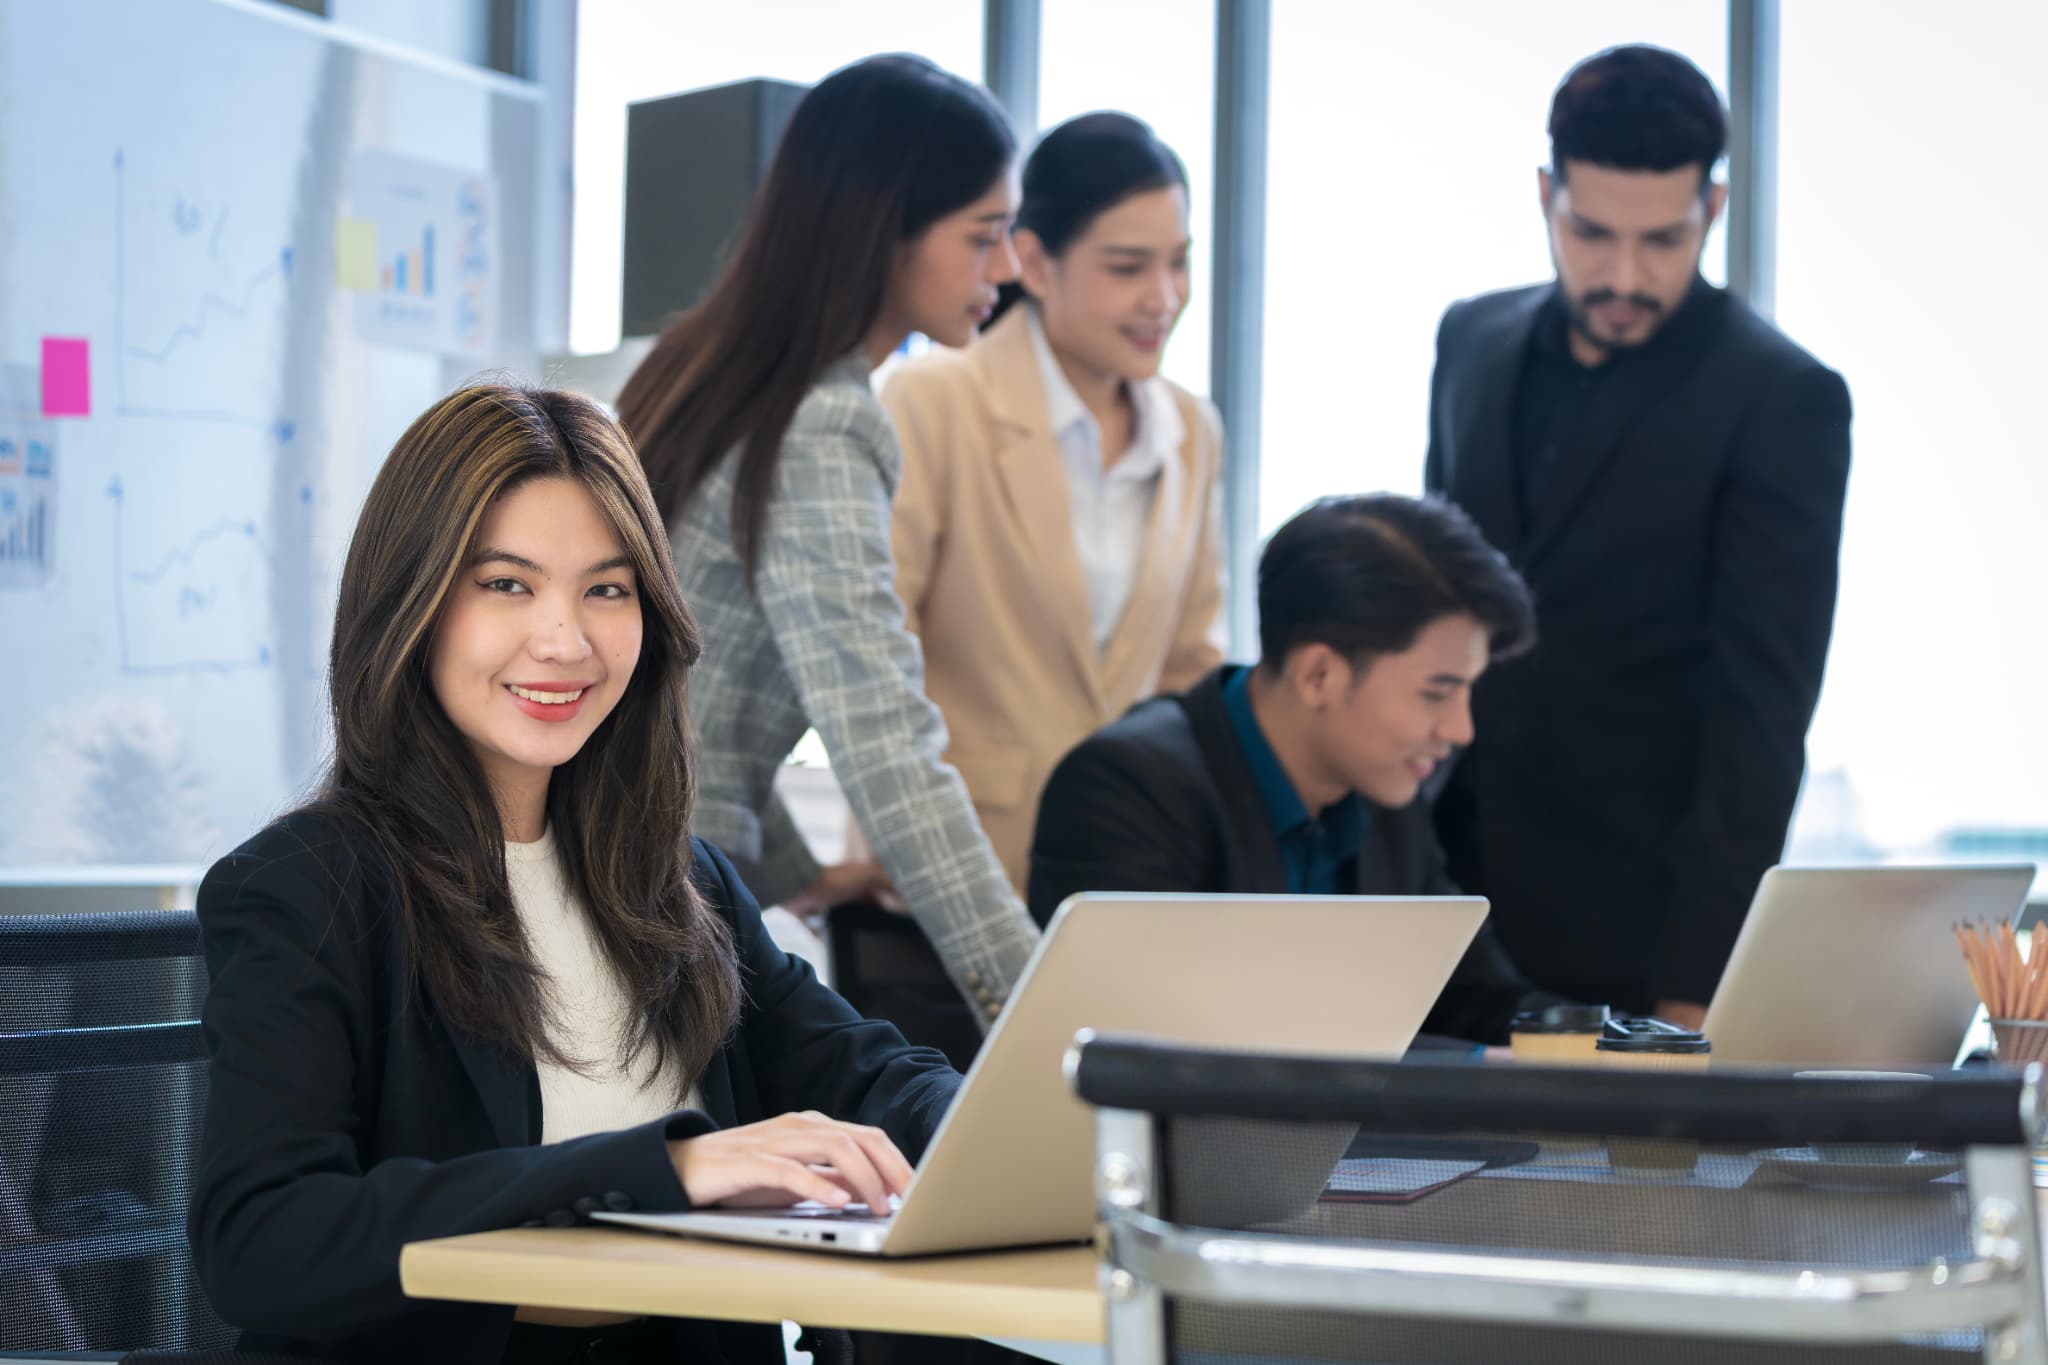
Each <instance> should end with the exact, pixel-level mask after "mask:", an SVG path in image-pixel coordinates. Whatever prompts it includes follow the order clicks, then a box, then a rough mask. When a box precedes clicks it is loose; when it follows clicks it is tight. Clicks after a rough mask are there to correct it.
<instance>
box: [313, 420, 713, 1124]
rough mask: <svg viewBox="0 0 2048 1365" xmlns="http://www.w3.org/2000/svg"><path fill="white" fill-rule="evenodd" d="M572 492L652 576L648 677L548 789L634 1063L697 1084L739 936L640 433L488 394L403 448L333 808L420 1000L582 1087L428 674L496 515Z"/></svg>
mask: <svg viewBox="0 0 2048 1365" xmlns="http://www.w3.org/2000/svg"><path fill="white" fill-rule="evenodd" d="M543 478H560V479H570V480H573V481H575V482H576V483H577V484H579V485H580V486H581V487H582V488H583V489H584V491H586V492H587V493H589V494H590V496H591V498H592V500H593V501H595V502H596V504H597V506H598V508H599V510H600V511H601V512H602V513H603V514H604V516H605V519H606V520H607V521H608V522H610V523H611V527H612V530H613V531H614V532H615V533H616V534H617V535H618V537H619V541H620V543H621V544H622V545H623V546H624V547H625V551H626V554H627V555H628V556H629V557H630V558H631V559H632V562H633V572H634V575H635V577H636V578H637V579H638V587H637V590H638V593H639V600H640V603H641V646H640V659H639V662H638V663H637V664H636V665H635V667H634V669H633V675H632V677H631V678H630V679H629V680H628V681H627V684H626V689H625V692H624V694H623V695H622V696H621V697H620V698H619V702H618V705H617V706H616V707H615V708H614V709H613V710H612V713H611V714H610V715H609V716H607V717H606V718H605V720H604V723H603V724H601V725H599V726H598V727H597V730H596V731H595V732H594V733H593V734H592V735H591V737H590V739H589V741H588V742H587V743H585V744H584V746H583V748H582V750H581V751H580V752H578V753H577V755H576V756H575V757H574V758H572V759H570V760H569V761H568V762H567V763H564V764H562V765H561V766H560V767H558V768H556V769H555V772H554V777H553V779H552V780H551V781H550V782H549V784H548V795H547V813H548V823H549V826H550V828H551V829H552V830H553V831H554V837H555V845H556V847H557V849H558V850H559V852H560V857H561V859H562V866H563V870H564V872H565V873H566V875H567V878H568V881H569V884H570V885H571V886H574V887H576V888H577V889H578V890H580V891H581V892H582V895H583V898H584V903H585V906H586V908H587V910H588V912H589V915H590V922H591V924H592V926H593V927H594V928H595V930H596V933H597V938H598V941H599V943H600V944H601V945H602V947H603V952H604V955H605V957H606V958H607V959H608V960H609V961H610V963H611V965H612V967H613V968H614V969H615V970H616V971H617V973H618V976H619V979H620V981H621V982H623V983H624V986H625V990H626V994H627V998H628V999H629V1000H630V1001H631V1002H632V1006H633V1011H634V1014H633V1017H634V1020H635V1023H634V1030H633V1035H632V1036H631V1037H630V1038H626V1039H622V1040H621V1042H622V1044H623V1045H624V1046H625V1047H626V1048H627V1054H626V1055H628V1056H630V1057H633V1058H638V1057H639V1056H640V1055H641V1053H642V1052H643V1050H644V1049H646V1048H648V1047H652V1048H654V1049H655V1050H656V1053H657V1066H658V1065H659V1064H660V1063H661V1062H673V1063H675V1064H676V1065H677V1066H678V1067H679V1069H680V1071H681V1074H682V1076H683V1077H684V1078H685V1084H686V1085H687V1083H688V1081H690V1080H694V1079H695V1078H696V1077H697V1075H698V1074H699V1073H701V1072H702V1071H703V1069H704V1067H705V1065H706V1064H707V1063H708V1062H709V1061H710V1059H711V1056H712V1054H713V1053H715V1052H716V1051H717V1050H718V1048H719V1047H720V1046H721V1045H722V1044H723V1043H724V1042H725V1040H726V1038H727V1037H728V1036H729V1035H730V1034H731V1031H732V1028H733V1026H734V1024H735V1022H736V1021H737V1019H738V1017H739V1008H740V982H739V966H738V961H737V958H736V956H735V950H734V947H733V943H732V935H731V930H730V928H729V927H728V926H727V924H726V923H725V921H724V920H723V919H722V918H721V917H720V916H719V915H718V913H717V912H716V911H714V910H713V909H711V907H710V906H709V905H708V904H706V902H705V900H704V898H703V897H702V895H700V894H699V892H698V891H697V889H696V887H695V886H694V885H693V884H692V883H691V881H690V875H689V874H690V843H689V825H690V812H691V808H692V805H693V803H694V801H695V794H696V781H695V773H694V769H693V766H692V754H691V747H690V741H689V737H688V726H687V721H686V713H685V681H686V679H687V678H688V675H689V670H690V666H691V665H692V664H693V663H695V662H696V660H697V655H698V652H699V645H698V638H697V626H696V623H695V621H693V620H692V619H691V617H690V612H689V608H688V607H687V606H686V605H684V602H683V598H682V594H681V592H680V591H679V590H678V588H677V587H676V577H675V567H674V565H673V564H672V563H671V561H670V559H669V551H668V536H667V534H666V533H665V531H664V530H663V527H662V522H661V517H660V514H659V513H657V512H656V511H655V508H654V501H653V497H652V495H651V494H650V493H649V491H648V488H647V482H646V480H645V478H644V477H642V475H641V472H640V464H639V461H638V459H637V458H635V456H634V454H633V447H632V444H631V443H630V442H629V441H627V439H626V436H625V433H624V432H622V431H620V430H619V427H618V425H617V424H616V423H614V422H613V421H612V420H611V418H609V417H607V416H606V415H605V413H604V410H603V409H602V408H600V407H598V406H597V405H596V404H595V403H593V402H591V401H590V400H589V399H587V398H584V397H581V396H580V395H577V394H572V393H563V392H558V391H552V390H544V389H528V388H520V387H515V386H511V385H506V384H495V383H492V384H476V385H473V386H471V387H468V388H463V389H459V390H457V391H456V392H455V393H453V394H451V395H450V396H448V397H447V398H444V399H442V400H441V401H440V402H438V403H436V404H435V405H434V406H433V407H431V408H429V409H428V410H427V411H426V412H425V413H424V414H422V415H421V416H420V418H419V419H418V420H417V421H415V422H414V423H413V424H412V426H411V427H410V428H409V429H407V431H406V433H405V434H404V435H403V436H401V437H399V438H398V444H397V445H395V446H393V447H392V450H391V454H390V455H389V456H388V457H387V458H386V459H385V461H384V467H383V468H382V469H381V470H380V471H379V472H378V474H377V478H376V481H375V482H374V483H373V484H372V485H371V487H370V493H369V496H368V498H367V499H365V501H364V503H363V511H362V515H361V517H360V518H359V519H358V521H357V523H356V531H355V536H354V539H352V540H351V541H350V542H349V551H348V561H347V564H346V565H345V567H344V568H343V569H342V575H341V589H340V601H339V604H338V606H337V607H336V610H335V618H334V642H333V646H332V649H331V652H330V660H329V662H330V672H329V679H330V681H329V688H330V692H331V705H332V707H333V714H334V761H333V764H332V765H331V767H330V769H329V771H328V775H327V778H326V781H325V783H324V784H323V786H322V789H321V791H320V793H319V795H318V797H317V798H316V800H315V803H314V804H315V805H316V806H318V807H324V808H326V809H329V810H331V811H333V812H335V813H337V814H339V815H341V816H343V817H344V818H346V819H348V820H351V821H353V822H354V823H356V824H357V825H359V826H360V827H362V828H364V829H365V830H367V831H368V833H369V834H370V836H371V838H372V839H373V840H374V841H375V843H376V845H377V846H378V848H379V849H380V850H381V851H382V853H383V854H384V857H385V859H386V861H387V862H388V863H389V864H390V866H391V869H392V872H393V874H394V878H395V880H396V883H397V892H398V903H399V912H400V918H401V922H402V925H403V931H404V935H405V941H406V945H407V948H408V950H409V952H408V956H409V958H410V960H411V963H412V968H413V973H414V980H413V981H411V982H409V983H408V990H409V991H424V994H425V996H426V997H427V998H428V999H429V1000H431V1001H432V1003H433V1004H434V1005H435V1006H436V1007H437V1008H438V1009H439V1010H440V1012H441V1014H442V1015H443V1017H444V1018H446V1019H447V1020H448V1021H449V1022H450V1023H452V1024H454V1025H456V1026H457V1027H459V1028H461V1029H463V1030H464V1031H466V1032H468V1033H470V1034H471V1035H473V1036H476V1037H479V1038H482V1039H484V1040H486V1041H488V1042H491V1043H495V1044H498V1045H500V1046H503V1047H505V1048H507V1049H508V1050H510V1051H512V1052H514V1053H516V1054H518V1055H520V1056H522V1057H526V1058H537V1057H546V1058H549V1059H551V1060H554V1061H558V1062H561V1063H563V1064H565V1065H569V1066H581V1065H586V1064H588V1063H589V1062H590V1061H591V1059H589V1058H572V1057H566V1056H564V1055H562V1054H561V1053H560V1052H559V1051H558V1050H557V1049H556V1048H555V1047H554V1045H553V1044H551V1043H550V1042H549V1040H548V1035H547V1028H546V1025H547V1022H548V1018H549V1012H548V1004H547V997H546V991H545V984H546V983H545V980H544V978H543V976H542V974H541V972H540V969H539V968H538V967H537V966H536V965H535V964H534V961H533V958H532V955H531V953H530V952H529V950H528V946H527V943H526V939H525V935H524V934H523V933H522V932H521V929H520V924H519V917H518V915H517V914H516V913H515V912H514V909H513V905H512V894H511V888H510V883H509V880H508V878H507V875H506V870H505V830H504V824H503V821H502V820H501V818H500V816H499V813H498V806H497V803H496V801H495V800H494V799H493V797H492V795H491V791H490V787H489V785H488V784H487V782H486V780H485V777H484V773H483V769H482V767H481V766H480V765H479V764H478V763H477V760H476V757H475V754H474V752H473V750H472V749H471V747H470V745H469V742H468V740H466V739H465V738H464V737H463V735H462V733H461V732H460V731H459V730H457V729H456V727H455V724H454V723H453V722H452V721H451V720H449V718H448V714H447V712H445V711H444V710H442V708H441V705H440V703H439V701H437V700H436V698H435V695H434V689H433V686H432V683H431V681H430V675H429V664H428V655H429V651H430V648H431V646H432V643H433V638H434V631H435V628H436V625H437V623H438V621H439V619H440V616H441V610H442V606H443V604H444V603H445V602H446V601H447V599H448V594H449V591H450V589H451V588H452V587H453V586H454V584H455V582H456V578H457V575H458V574H460V573H461V572H463V570H464V569H465V568H466V567H467V566H468V563H469V558H470V555H471V554H472V553H473V552H474V550H475V540H476V536H477V533H478V528H479V526H480V525H481V524H482V522H483V519H484V514H485V512H486V511H487V510H488V509H489V508H490V506H491V503H492V501H493V500H494V499H496V498H498V497H501V496H503V495H504V494H505V493H506V492H508V491H510V490H511V489H514V488H517V487H519V486H521V485H522V484H525V483H528V482H530V481H532V480H534V479H543Z"/></svg>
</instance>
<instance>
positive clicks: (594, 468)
mask: <svg viewBox="0 0 2048 1365" xmlns="http://www.w3.org/2000/svg"><path fill="white" fill-rule="evenodd" d="M697 653H698V642H697V634H696V627H695V625H694V624H693V623H692V621H691V618H690V615H689V612H688V609H687V608H686V606H685V605H684V603H683V601H682V599H681V597H680V595H679V593H678V592H677V589H676V586H675V575H674V571H673V569H672V567H671V564H670V560H669V550H668V540H667V536H666V534H665V533H664V530H663V527H662V523H661V519H660V516H659V514H658V513H657V512H656V511H655V507H654V503H653V500H652V497H651V495H650V494H649V492H648V488H647V484H646V482H645V479H644V478H643V476H642V475H641V473H640V466H639V462H638V460H637V458H636V457H635V455H634V453H633V451H632V449H631V446H630V444H629V443H628V442H627V441H626V439H625V437H624V435H623V434H622V433H621V432H620V431H619V429H618V427H617V426H616V425H615V424H614V423H613V422H612V421H611V420H610V419H609V418H607V417H606V416H605V415H604V414H603V413H602V412H601V411H600V410H599V409H598V408H597V407H596V406H595V405H593V404H591V403H590V402H588V401H587V400H585V399H582V398H579V397H576V396H574V395H570V394H565V393H556V392H547V391H538V390H526V389H519V388H513V387H508V386H503V385H478V386H474V387H470V388H466V389H463V390H461V391H459V392H457V393H455V394H454V395H452V396H451V397H449V398H447V399H445V400H443V401H442V402H441V403H439V404H437V405H436V406H435V407H434V408H432V409H430V410H429V411H428V412H427V413H426V414H425V415H424V416H422V417H421V418H420V419H419V420H418V421H417V422H415V423H414V424H413V426H412V428H411V429H410V430H408V431H407V432H406V433H405V435H404V436H403V437H401V438H400V439H399V442H398V444H397V446H396V447H395V448H394V449H393V450H392V452H391V455H390V457H389V458H388V459H387V461H386V462H385V465H384V467H383V469H382V471H381V472H380V473H379V474H378V476H377V479H376V482H375V484H374V486H373V487H372V488H371V490H370V494H369V497H368V499H367V500H366V502H365V504H364V507H363V512H362V517H361V520H360V521H359V523H358V525H357V529H356V534H355V539H354V541H353V542H352V544H351V546H350V549H349V556H348V563H347V566H346V568H345V569H344V572H343V575H342V581H341V588H340V598H339V604H338V608H337V613H336V620H335V628H334V637H333V647H332V656H331V671H330V686H331V689H332V694H333V714H334V730H335V753H334V760H333V765H332V768H331V770H330V771H329V773H328V775H327V777H326V779H325V781H324V782H323V784H322V786H321V788H320V790H319V792H318V794H317V795H316V796H315V797H314V798H313V799H312V800H311V801H310V802H309V803H308V804H306V805H305V806H303V807H301V808H300V809H298V810H296V811H294V812H292V813H291V814H289V815H286V816H284V817H283V818H282V819H280V820H278V821H277V822H276V823H274V824H272V825H271V826H270V827H269V828H267V829H265V830H264V831H263V832H262V833H260V834H258V835H257V836H256V837H255V838H253V839H251V840H250V841H249V842H248V843H246V844H244V845H243V846H242V847H241V848H239V849H237V850H236V851H235V852H234V853H232V854H230V855H229V856H228V857H227V858H225V859H223V860H222V861H221V862H220V863H219V864H217V865H216V866H215V867H214V868H213V870H212V871H211V873H209V874H208V876H207V878H206V882H205V884H204V885H203V886H202V887H201V889H200V893H199V917H200V925H201V930H202V932H203V935H204V941H205V951H206V960H207V967H208V970H209V973H210V975H211V989H210V990H209V992H208V995H207V1001H206V1008H205V1025H206V1034H207V1041H208V1046H209V1048H210V1049H211V1053H212V1064H211V1069H210V1085H211V1091H210V1105H209V1112H208V1116H207V1123H206V1130H205V1136H204V1139H203V1142H202V1147H201V1152H200V1160H199V1172H198V1176H197V1180H196V1183H195V1192H194V1196H193V1207H192V1214H191V1229H190V1231H191V1239H192V1249H193V1255H194V1258H195V1261H196V1264H197V1266H198V1270H199V1275H200V1277H201V1280H202V1282H203V1283H204V1285H205V1288H206V1291H207V1293H208V1295H209V1297H210V1298H211V1299H212V1301H213V1304H214V1306H215V1308H216V1309H218V1310H219V1312H220V1313H221V1315H222V1316H223V1317H225V1318H226V1319H227V1320H228V1321H229V1322H231V1323H234V1324H236V1325H237V1326H240V1327H241V1328H243V1329H244V1337H243V1345H244V1346H245V1347H249V1348H258V1347H268V1348H271V1349H283V1350H291V1351H296V1352H300V1353H303V1354H308V1355H319V1356H324V1357H329V1358H334V1359H344V1360H379V1361H393V1360H433V1361H449V1362H478V1363H479V1365H481V1362H492V1361H500V1360H507V1361H517V1362H535V1361H552V1360H568V1359H577V1360H583V1359H601V1360H617V1361H634V1360H640V1359H647V1360H654V1359H661V1360H687V1361H698V1360H704V1361H732V1362H748V1361H764V1362H765V1361H779V1360H780V1359H781V1358H782V1351H781V1344H780V1340H779V1334H778V1333H776V1332H775V1331H774V1330H773V1329H772V1328H767V1327H762V1326H745V1325H736V1324H714V1323H701V1322H670V1321H664V1320H639V1321H626V1322H616V1321H614V1322H605V1321H601V1320H593V1319H591V1318H590V1317H589V1316H587V1315H584V1316H581V1317H578V1316H575V1315H563V1314H559V1313H551V1312H548V1311H545V1310H528V1309H519V1310H517V1311H516V1314H515V1310H513V1309H510V1308H492V1307H478V1306H465V1305H452V1304H438V1303H429V1302H418V1301H413V1300H409V1299H407V1298H405V1297H404V1295H403V1293H402V1292H401V1291H400V1288H399V1281H398V1257H399V1251H400V1248H402V1247H403V1246H404V1245H405V1244H406V1243H407V1242H411V1241H416V1240H419V1239H421V1238H428V1237H444V1236H450V1235H453V1234H457V1233H464V1232H478V1231H483V1230H487V1229H493V1228H507V1227H517V1226H522V1225H548V1226H570V1225H573V1224H576V1223H581V1222H585V1221H587V1220H588V1218H589V1215H590V1214H591V1213H593V1212H595V1211H597V1210H599V1209H639V1210H678V1209H684V1208H688V1207H691V1206H693V1205H704V1204H714V1203H721V1202H728V1201H740V1202H748V1203H757V1204H758V1203H790V1202H794V1201H795V1200H798V1199H821V1200H825V1201H827V1202H830V1203H835V1204H836V1203H843V1202H846V1201H848V1200H849V1199H861V1200H866V1201H868V1202H871V1203H872V1202H876V1201H880V1200H883V1199H885V1198H886V1197H887V1195H889V1194H890V1193H900V1192H901V1191H902V1190H903V1188H904V1187H905V1186H906V1185H907V1183H908V1181H909V1178H910V1167H909V1164H908V1162H907V1161H906V1159H905V1155H904V1154H905V1153H907V1154H909V1157H910V1159H912V1160H914V1159H915V1157H916V1155H917V1154H918V1153H919V1152H921V1150H922V1149H923V1147H924V1144H925V1142H926V1141H927V1140H928V1139H929V1137H930V1136H931V1133H932V1131H933V1129H934V1128H935V1127H936V1126H937V1124H938V1120H939V1118H940V1116H941V1114H942V1113H943V1112H944V1110H945V1107H946V1105H947V1103H948V1102H949V1101H950V1100H951V1098H952V1096H953V1093H954V1091H955V1089H956V1088H957V1086H958V1084H959V1077H958V1076H957V1075H956V1074H955V1073H954V1072H953V1071H952V1070H951V1069H950V1068H948V1067H947V1066H946V1064H945V1062H944V1060H943V1058H941V1057H940V1056H939V1054H938V1053H936V1052H932V1051H929V1050H925V1049H920V1048H912V1047H910V1046H908V1045H907V1044H906V1043H905V1042H904V1041H903V1039H902V1037H901V1036H900V1035H898V1034H897V1033H896V1031H895V1030H894V1029H893V1028H891V1027H890V1026H889V1025H887V1024H883V1023H877V1022H871V1021H868V1020H864V1019H861V1018H860V1017H859V1016H858V1015H856V1014H855V1013H854V1012H853V1010H852V1009H850V1008H849V1007H848V1006H847V1005H846V1004H845V1003H844V1002H843V1001H841V1000H840V999H839V998H838V997H837V996H836V995H834V994H833V993H832V992H831V991H830V990H828V989H826V988H825V987H824V986H823V985H821V984H819V982H818V981H817V980H816V979H815V978H814V977H813V976H812V975H811V972H810V970H809V968H808V967H807V966H805V965H804V964H803V963H802V962H801V961H799V960H797V959H794V958H791V957H789V956H788V955H786V954H784V953H783V952H782V951H781V950H780V949H779V948H777V947H776V946H775V945H774V944H773V942H772V941H771V940H770V939H769V938H768V936H767V934H766V933H765V932H764V931H763V930H762V927H761V919H760V913H759V910H758V908H757V907H756V905H755V903H754V900H753V897H752V896H751V895H749V894H748V892H747V889H746V887H745V886H743V885H742V884H741V883H740V881H739V879H738V877H737V876H736V875H735V874H734V872H733V869H732V866H731V864H730V863H728V862H727V861H726V860H725V858H724V856H723V855H721V854H720V853H718V852H717V851H716V850H714V849H712V848H710V847H708V846H706V845H704V844H702V843H700V842H697V841H695V840H693V839H691V838H690V837H689V835H688V827H689V815H690V806H691V799H692V795H693V792H694V774H693V772H692V768H691V750H690V747H689V744H688V741H687V739H686V735H687V733H688V726H687V719H686V716H685V713H684V706H683V697H684V681H685V678H686V675H687V673H688V670H689V666H690V665H691V664H692V663H693V662H694V661H695V659H696V657H697ZM515 1317H516V1319H517V1321H515Z"/></svg>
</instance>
